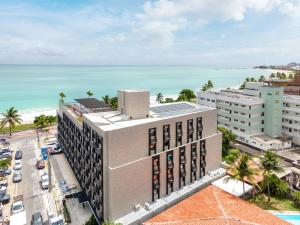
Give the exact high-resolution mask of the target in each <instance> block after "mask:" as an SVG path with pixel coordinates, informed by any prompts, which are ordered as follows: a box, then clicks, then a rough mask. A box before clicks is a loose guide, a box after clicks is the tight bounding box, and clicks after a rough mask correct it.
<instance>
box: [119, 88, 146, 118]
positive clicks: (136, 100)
mask: <svg viewBox="0 0 300 225" xmlns="http://www.w3.org/2000/svg"><path fill="white" fill-rule="evenodd" d="M149 103H150V96H149V91H142V90H129V91H126V90H125V91H119V92H118V110H119V111H120V112H121V113H124V114H126V115H127V116H128V118H129V119H142V118H147V117H148V116H149Z"/></svg>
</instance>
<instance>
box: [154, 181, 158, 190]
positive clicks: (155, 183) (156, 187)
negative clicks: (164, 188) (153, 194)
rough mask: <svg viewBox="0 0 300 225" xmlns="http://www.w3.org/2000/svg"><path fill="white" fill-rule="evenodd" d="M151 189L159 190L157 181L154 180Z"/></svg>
mask: <svg viewBox="0 0 300 225" xmlns="http://www.w3.org/2000/svg"><path fill="white" fill-rule="evenodd" d="M153 187H154V189H159V182H158V180H155V181H154V182H153Z"/></svg>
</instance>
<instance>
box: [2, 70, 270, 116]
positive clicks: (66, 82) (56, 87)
mask: <svg viewBox="0 0 300 225" xmlns="http://www.w3.org/2000/svg"><path fill="white" fill-rule="evenodd" d="M270 73H271V71H269V70H260V69H252V68H217V67H215V68H214V67H203V66H40V65H0V85H1V90H0V112H3V111H5V110H6V109H8V108H9V107H12V106H14V107H15V108H17V109H18V110H19V111H20V112H21V113H22V112H23V113H25V112H26V113H30V112H38V111H41V110H42V111H45V110H54V109H55V108H56V107H57V104H58V99H59V95H58V94H59V93H60V92H61V91H63V92H64V93H65V94H66V96H67V97H66V100H65V101H73V99H74V98H81V97H86V92H87V91H88V90H91V91H92V92H93V93H94V97H96V98H101V97H102V96H104V95H110V96H115V95H116V94H117V90H118V89H148V90H149V91H150V93H151V95H153V96H155V95H156V94H157V93H158V92H162V93H163V95H165V96H170V95H176V94H178V92H179V91H180V90H182V89H183V88H190V89H193V90H196V89H199V88H201V86H202V85H203V84H204V83H205V82H207V81H208V80H212V81H213V83H214V86H215V88H216V89H221V88H227V87H238V86H239V85H241V84H242V82H243V81H244V79H245V78H246V77H248V76H253V77H256V78H258V77H259V76H260V75H265V76H266V75H269V74H270Z"/></svg>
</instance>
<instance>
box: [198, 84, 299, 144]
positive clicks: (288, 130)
mask: <svg viewBox="0 0 300 225" xmlns="http://www.w3.org/2000/svg"><path fill="white" fill-rule="evenodd" d="M197 103H199V104H204V105H208V106H211V107H215V108H217V109H218V125H219V126H223V127H225V128H227V129H229V130H231V131H232V132H233V133H234V134H236V135H237V139H238V141H240V142H243V143H245V144H248V145H251V146H253V147H256V148H258V149H262V150H267V149H276V150H282V149H285V148H289V147H291V144H292V143H291V142H293V143H294V144H296V145H300V116H299V115H300V96H292V95H284V93H283V87H273V86H265V85H264V84H263V83H259V82H248V83H246V88H245V89H244V90H236V89H227V90H221V91H219V92H214V91H206V92H202V91H198V92H197Z"/></svg>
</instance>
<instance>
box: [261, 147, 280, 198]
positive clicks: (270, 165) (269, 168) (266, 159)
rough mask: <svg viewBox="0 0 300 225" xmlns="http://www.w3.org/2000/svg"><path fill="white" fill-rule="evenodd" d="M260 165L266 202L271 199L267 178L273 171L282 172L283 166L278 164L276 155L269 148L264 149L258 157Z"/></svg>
mask: <svg viewBox="0 0 300 225" xmlns="http://www.w3.org/2000/svg"><path fill="white" fill-rule="evenodd" d="M260 166H261V168H262V169H263V170H264V172H263V176H264V180H265V181H266V184H267V188H268V202H269V201H270V199H271V194H270V183H269V178H270V176H271V175H272V174H273V173H274V172H282V171H283V168H282V167H281V165H280V161H279V158H278V156H277V155H276V154H275V153H273V152H272V151H271V150H268V151H266V152H265V153H264V154H263V155H262V156H261V157H260Z"/></svg>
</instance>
